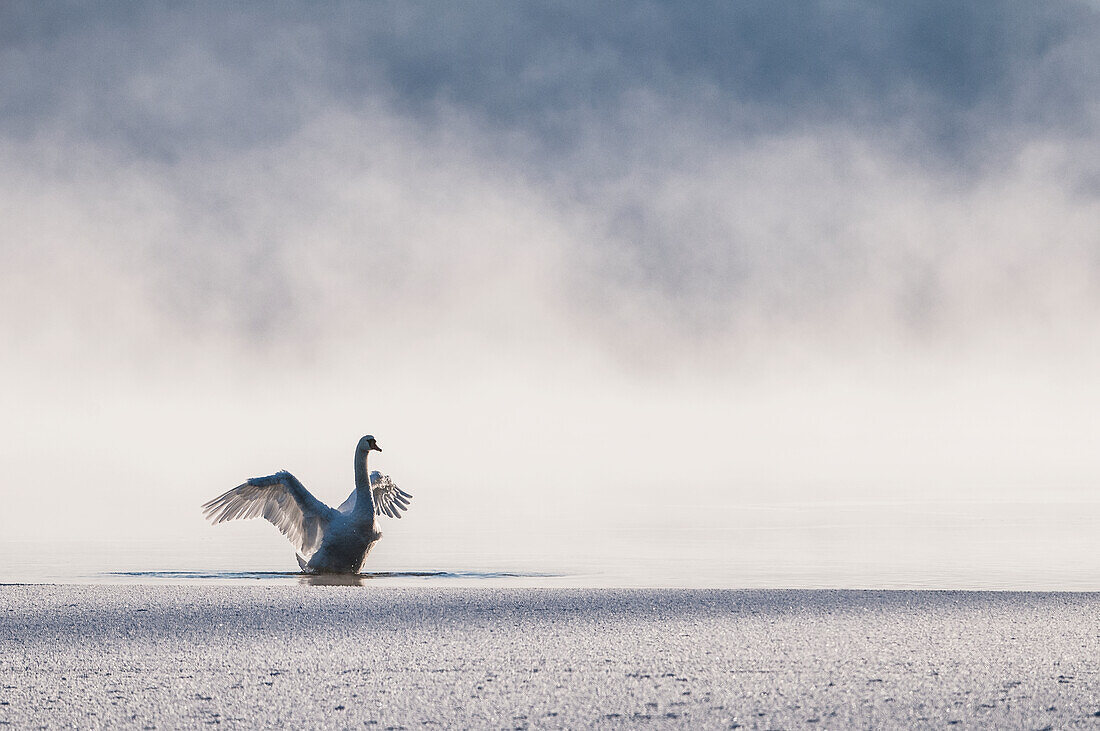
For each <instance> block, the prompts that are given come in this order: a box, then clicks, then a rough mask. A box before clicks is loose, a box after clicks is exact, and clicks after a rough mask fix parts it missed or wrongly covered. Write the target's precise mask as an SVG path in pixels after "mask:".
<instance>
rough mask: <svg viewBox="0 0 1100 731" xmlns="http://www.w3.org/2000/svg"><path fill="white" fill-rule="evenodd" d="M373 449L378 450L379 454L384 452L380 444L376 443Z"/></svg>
mask: <svg viewBox="0 0 1100 731" xmlns="http://www.w3.org/2000/svg"><path fill="white" fill-rule="evenodd" d="M371 449H377V450H378V451H379V452H381V451H382V448H381V447H379V446H378V442H375V443H374V446H373V447H371Z"/></svg>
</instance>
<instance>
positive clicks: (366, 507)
mask: <svg viewBox="0 0 1100 731" xmlns="http://www.w3.org/2000/svg"><path fill="white" fill-rule="evenodd" d="M369 456H370V453H369V452H368V453H367V454H365V455H363V456H362V457H360V456H359V450H355V510H353V511H352V512H353V514H355V515H365V516H370V517H371V518H374V494H373V493H372V491H371V486H370V468H368V467H367V458H368V457H369Z"/></svg>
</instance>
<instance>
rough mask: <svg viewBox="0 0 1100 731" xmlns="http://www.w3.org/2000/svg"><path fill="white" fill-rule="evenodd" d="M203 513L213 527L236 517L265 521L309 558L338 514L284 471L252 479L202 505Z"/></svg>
mask: <svg viewBox="0 0 1100 731" xmlns="http://www.w3.org/2000/svg"><path fill="white" fill-rule="evenodd" d="M202 512H203V514H204V515H205V516H206V517H207V518H208V519H209V520H210V522H212V523H213V524H214V525H217V524H218V523H224V522H225V521H227V520H234V519H236V518H242V519H243V518H256V517H263V518H266V519H267V520H269V521H271V523H272V524H274V526H275V527H276V528H278V529H279V530H280V531H281V532H282V534H283V535H284V536H286V537H287V538H288V539H289V540H290V542H291V543H293V544H294V546H295V547H296V548H297V549H298V551H299V552H300V553H301V554H302V555H303V556H306V557H307V558H308V557H309V556H311V555H313V553H314V552H315V551H316V550H317V548H318V547H319V546H320V545H321V540H322V539H323V538H324V535H325V529H326V528H328V525H329V523H330V522H331V521H332V518H333V516H334V515H335V514H336V511H335V510H333V509H332V508H330V507H329V506H327V505H325V504H324V503H323V502H321V501H320V500H318V499H317V498H315V497H313V495H311V494H310V492H309V490H307V489H306V488H305V486H304V485H303V484H302V483H301V482H299V481H298V478H297V477H295V476H294V475H292V474H290V473H289V472H286V471H285V470H284V471H282V472H277V473H275V474H274V475H268V476H267V477H253V478H252V479H251V480H249V481H248V482H246V483H244V484H243V485H239V486H237V487H234V488H233V489H232V490H230V491H229V492H227V493H225V494H224V495H219V496H218V497H216V498H214V499H213V500H211V501H210V502H208V503H206V504H205V505H203V506H202Z"/></svg>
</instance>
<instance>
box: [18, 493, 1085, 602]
mask: <svg viewBox="0 0 1100 731" xmlns="http://www.w3.org/2000/svg"><path fill="white" fill-rule="evenodd" d="M731 516H732V517H730V519H729V520H728V521H726V522H725V523H724V524H723V521H722V520H721V519H716V518H715V516H714V515H710V516H705V517H704V518H700V519H698V520H695V521H692V520H688V519H683V520H680V521H679V522H677V521H671V522H670V521H665V522H661V523H652V524H637V525H625V526H624V525H619V526H616V525H594V526H590V527H588V528H583V527H580V526H576V525H574V526H571V527H568V528H562V529H556V528H545V527H544V528H542V529H535V528H531V527H530V526H493V525H480V526H476V527H473V528H471V529H470V530H469V531H464V532H457V531H452V532H446V531H444V532H440V531H433V532H431V533H430V534H429V533H427V532H423V531H418V530H417V529H416V528H415V527H414V524H413V523H408V524H405V525H402V530H400V531H397V530H394V531H390V532H388V533H387V535H386V538H385V539H384V540H383V541H382V542H381V543H379V545H378V547H376V549H375V551H374V552H373V553H372V554H371V556H370V557H369V559H368V561H367V564H366V565H365V566H364V569H365V570H366V573H365V574H364V575H363V576H361V577H353V578H352V579H350V580H349V579H346V578H338V579H334V578H325V577H322V578H314V577H303V576H302V575H301V574H299V573H298V572H296V571H293V570H292V569H293V568H294V566H295V563H294V557H293V552H292V550H291V549H290V546H289V544H288V543H286V542H285V540H284V539H283V538H282V537H281V536H279V535H278V533H277V532H276V531H275V530H274V529H273V528H272V527H271V526H270V525H267V524H266V523H263V522H262V521H251V522H249V523H237V524H232V525H227V526H218V527H217V528H213V527H209V526H203V528H202V529H201V530H199V531H197V532H196V533H195V534H194V535H191V536H180V537H174V538H166V539H160V540H155V541H126V540H120V541H98V542H95V541H93V542H88V541H84V542H71V543H49V544H46V543H36V542H20V543H15V542H6V543H4V544H2V545H0V548H3V550H4V551H5V555H6V556H7V565H6V567H5V569H4V570H3V571H0V582H4V583H26V582H30V583H118V584H132V583H139V584H250V583H251V584H256V583H260V584H284V583H290V584H295V583H311V584H334V583H336V584H347V583H352V584H357V585H362V586H366V587H369V586H379V585H395V586H425V585H448V586H548V587H549V586H570V587H699V588H866V589H903V588H908V589H994V590H1045V591H1056V590H1068V591H1100V503H1003V504H981V503H958V504H943V503H939V504H933V503H893V504H886V503H884V504H875V503H859V504H851V503H849V504H842V505H827V504H808V503H807V504H775V505H748V506H738V507H737V508H736V510H734V511H733V512H732V513H731Z"/></svg>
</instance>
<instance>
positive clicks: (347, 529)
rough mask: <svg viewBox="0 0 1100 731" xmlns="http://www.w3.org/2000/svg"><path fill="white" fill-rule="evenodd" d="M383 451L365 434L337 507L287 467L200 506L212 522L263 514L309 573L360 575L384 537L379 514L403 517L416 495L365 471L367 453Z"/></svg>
mask: <svg viewBox="0 0 1100 731" xmlns="http://www.w3.org/2000/svg"><path fill="white" fill-rule="evenodd" d="M376 450H377V451H378V452H381V451H382V448H381V447H380V446H378V441H377V440H376V439H375V438H374V437H372V436H371V435H370V434H367V435H366V436H365V437H363V438H362V439H360V440H359V444H358V445H357V446H356V447H355V489H354V490H353V491H352V493H351V495H349V496H348V499H347V500H345V501H344V502H343V503H341V505H340V507H339V508H335V509H333V508H330V507H329V506H328V505H325V504H324V503H323V502H321V501H320V500H318V499H317V498H315V497H313V495H312V494H311V493H310V492H309V490H307V489H306V488H305V486H304V485H303V484H302V483H301V482H299V481H298V478H297V477H295V476H294V475H292V474H290V473H289V472H287V471H286V470H283V471H281V472H276V473H275V474H273V475H268V476H267V477H253V478H252V479H250V480H248V481H247V482H245V483H244V484H242V485H238V486H237V487H234V488H233V489H232V490H229V491H228V492H226V493H224V494H222V495H219V496H218V497H216V498H214V499H213V500H211V501H210V502H208V503H206V504H204V505H203V506H202V512H203V515H205V516H206V518H207V519H208V520H210V522H211V523H212V524H213V525H217V524H218V523H224V522H225V521H227V520H234V519H236V518H255V517H256V516H263V517H264V518H266V519H267V520H269V521H271V522H272V523H273V524H274V525H275V527H276V528H278V529H279V530H280V531H281V532H282V534H283V535H284V536H286V537H287V538H288V539H289V540H290V542H291V543H293V544H294V547H295V548H296V549H298V552H297V554H296V556H297V559H298V565H299V566H301V567H302V571H305V572H306V573H311V574H357V573H359V569H360V568H361V567H362V566H363V560H364V559H365V558H366V557H367V553H369V552H370V549H371V548H372V547H373V546H374V544H375V543H377V542H378V539H379V538H381V537H382V533H381V531H379V530H378V527H377V525H376V522H375V519H374V518H375V516H376V515H382V514H385V515H388V516H390V517H391V518H400V517H401V511H402V510H408V507H409V500H410V499H411V498H412V495H410V494H409V493H407V492H405V491H404V490H402V489H401V488H399V487H398V486H397V485H395V484H394V483H393V480H391V479H390V478H389V476H388V475H383V474H381V473H380V472H369V471H368V470H367V457H368V456H369V455H370V453H371V452H372V451H376Z"/></svg>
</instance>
